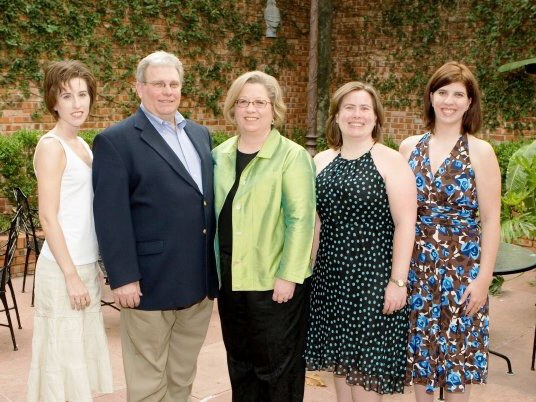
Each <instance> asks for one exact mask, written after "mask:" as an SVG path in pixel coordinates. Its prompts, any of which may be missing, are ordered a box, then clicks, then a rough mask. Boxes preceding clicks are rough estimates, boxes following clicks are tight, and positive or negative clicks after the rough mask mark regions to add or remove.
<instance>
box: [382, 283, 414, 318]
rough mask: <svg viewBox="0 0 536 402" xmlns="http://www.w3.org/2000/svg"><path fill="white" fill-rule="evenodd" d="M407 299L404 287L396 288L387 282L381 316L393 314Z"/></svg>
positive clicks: (406, 290)
mask: <svg viewBox="0 0 536 402" xmlns="http://www.w3.org/2000/svg"><path fill="white" fill-rule="evenodd" d="M407 297H408V288H407V287H406V286H398V285H396V284H394V283H393V282H389V283H388V284H387V287H386V288H385V297H384V300H385V302H384V303H383V311H382V313H383V314H393V313H394V312H395V311H398V310H400V309H401V308H402V307H404V306H405V305H406V300H407Z"/></svg>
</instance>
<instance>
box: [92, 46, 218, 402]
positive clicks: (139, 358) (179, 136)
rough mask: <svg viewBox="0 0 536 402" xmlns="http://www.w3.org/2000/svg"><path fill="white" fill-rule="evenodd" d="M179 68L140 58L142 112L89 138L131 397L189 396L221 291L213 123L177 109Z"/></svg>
mask: <svg viewBox="0 0 536 402" xmlns="http://www.w3.org/2000/svg"><path fill="white" fill-rule="evenodd" d="M183 76H184V72H183V67H182V64H181V62H180V61H179V59H178V58H177V57H175V56H174V55H173V54H170V53H166V52H163V51H159V52H155V53H152V54H150V55H149V56H147V57H146V58H144V59H143V60H142V61H140V63H139V65H138V69H137V72H136V80H137V82H136V91H137V93H138V96H139V97H140V99H141V105H140V108H139V109H138V110H137V112H136V113H135V114H134V115H133V116H131V117H129V118H127V119H126V120H123V121H122V122H120V123H118V124H116V125H114V126H112V127H110V128H108V129H106V130H104V131H103V132H102V133H101V134H99V135H98V136H97V137H95V140H94V143H93V153H94V159H93V188H94V192H95V198H94V202H93V209H94V215H95V228H96V232H97V238H98V241H99V247H100V251H101V255H102V259H103V262H104V266H105V268H106V271H107V273H108V278H109V280H110V285H111V287H112V289H113V293H114V299H115V302H116V303H117V304H119V305H120V306H121V307H122V309H121V345H122V350H123V364H124V368H125V377H126V382H127V397H128V400H129V401H186V400H188V399H189V395H190V393H191V386H192V383H193V380H194V378H195V371H196V365H197V356H198V354H199V351H200V349H201V345H202V344H203V341H204V339H205V336H206V332H207V329H208V324H209V321H210V317H211V313H212V304H213V299H214V297H215V296H216V292H217V289H218V279H217V274H216V269H215V263H214V247H213V239H214V233H215V222H214V206H213V203H214V195H213V171H212V170H213V164H212V158H211V154H210V151H211V138H210V134H209V132H208V130H207V128H205V127H203V126H201V125H198V124H196V123H194V122H192V121H190V120H186V119H184V117H183V116H182V115H181V114H180V113H179V112H178V111H177V109H178V106H179V103H180V97H181V87H182V82H183Z"/></svg>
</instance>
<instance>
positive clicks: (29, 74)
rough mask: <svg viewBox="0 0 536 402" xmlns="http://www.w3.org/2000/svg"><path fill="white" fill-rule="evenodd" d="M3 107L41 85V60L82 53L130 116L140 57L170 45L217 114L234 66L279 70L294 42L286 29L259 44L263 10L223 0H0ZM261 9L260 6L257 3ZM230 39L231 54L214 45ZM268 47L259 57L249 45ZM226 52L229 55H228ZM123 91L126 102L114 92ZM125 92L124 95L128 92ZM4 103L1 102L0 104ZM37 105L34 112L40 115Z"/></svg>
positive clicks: (190, 90) (187, 86)
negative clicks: (254, 10) (284, 33)
mask: <svg viewBox="0 0 536 402" xmlns="http://www.w3.org/2000/svg"><path fill="white" fill-rule="evenodd" d="M0 10H2V13H1V14H2V24H1V26H0V37H1V38H2V40H0V71H1V72H2V74H0V87H1V88H8V91H7V93H3V94H2V95H1V96H0V110H1V109H2V108H5V107H6V106H10V105H12V103H13V102H18V101H21V100H23V99H26V98H28V97H29V96H30V94H31V93H33V94H35V95H37V90H36V89H35V88H41V87H42V80H43V64H44V63H43V60H61V59H67V58H71V59H79V60H81V61H83V62H84V63H86V64H87V65H88V66H89V67H90V68H91V70H92V71H93V72H94V73H95V76H96V77H97V81H98V83H99V95H100V96H101V98H102V99H104V100H105V101H106V102H107V103H108V105H109V106H112V107H115V108H119V109H120V110H121V112H122V113H123V114H124V115H125V116H126V115H129V114H131V112H132V111H133V110H134V109H135V107H136V105H137V100H136V94H135V92H134V91H133V89H132V81H133V77H134V72H135V70H136V66H137V63H138V61H139V60H140V59H141V58H142V57H144V56H146V55H147V54H149V53H151V52H153V51H155V50H158V49H162V50H167V51H170V52H173V53H175V54H177V55H178V56H179V57H180V58H181V59H183V61H184V62H185V64H186V65H187V66H188V65H193V68H192V67H190V68H187V69H186V70H187V71H186V76H185V82H184V88H183V94H184V95H185V96H190V97H191V98H192V99H193V100H194V101H195V102H196V103H197V105H193V106H192V107H198V106H204V107H206V108H207V109H208V110H210V111H212V113H213V114H214V115H219V114H220V113H221V111H220V108H219V106H218V104H219V102H220V100H221V99H222V95H223V90H222V88H224V89H226V88H227V86H228V84H229V83H228V77H229V72H230V71H231V63H232V67H233V68H236V69H237V70H249V69H251V68H258V66H259V65H261V64H262V66H266V67H264V68H265V69H266V70H269V71H270V72H271V73H273V74H275V75H276V76H277V75H278V74H279V73H280V72H281V71H282V70H284V69H287V68H291V67H293V63H292V62H291V61H290V55H291V54H292V53H293V52H292V51H293V47H292V46H291V45H290V44H289V43H288V42H287V40H286V39H285V38H283V37H279V38H277V39H276V40H275V41H271V42H270V43H271V45H270V46H264V45H262V43H261V41H262V40H263V26H264V22H263V20H262V18H263V17H262V12H259V13H257V16H256V19H255V20H253V21H251V15H252V14H251V13H250V12H249V10H248V8H247V7H246V8H245V9H241V10H239V7H238V6H237V5H236V2H233V1H225V0H202V1H201V0H166V1H157V0H106V1H95V0H93V1H91V0H90V1H82V0H72V1H64V0H32V1H30V2H28V1H23V0H0ZM259 11H261V9H259ZM221 43H224V44H226V46H227V48H228V49H229V50H231V54H230V55H228V56H223V57H222V55H221V54H220V53H221V52H218V51H217V48H218V47H219V46H220V45H221ZM246 45H248V46H249V49H251V48H252V47H253V48H255V47H259V48H263V47H264V48H263V52H262V60H257V59H256V58H255V57H253V56H252V54H250V52H248V54H247V55H246V54H245V52H244V48H245V46H246ZM224 57H227V58H228V60H223V58H224ZM117 95H123V97H122V98H121V102H117V100H116V96H117ZM125 96H126V98H127V100H126V101H125V100H124V98H125ZM2 103H3V106H2ZM39 117H40V112H36V113H34V114H33V115H32V118H33V119H38V118H39Z"/></svg>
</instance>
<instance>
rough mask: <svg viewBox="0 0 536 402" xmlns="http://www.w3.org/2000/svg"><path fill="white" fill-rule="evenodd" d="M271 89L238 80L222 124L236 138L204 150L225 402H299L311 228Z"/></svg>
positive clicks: (300, 177) (252, 77)
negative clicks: (209, 169)
mask: <svg viewBox="0 0 536 402" xmlns="http://www.w3.org/2000/svg"><path fill="white" fill-rule="evenodd" d="M285 110H286V106H285V104H284V102H283V97H282V91H281V88H280V86H279V84H278V82H277V80H276V79H275V78H274V77H272V76H270V75H268V74H265V73H262V72H260V71H251V72H248V73H245V74H243V75H241V76H240V77H238V78H237V79H236V80H235V81H234V82H233V84H232V85H231V88H230V89H229V92H228V94H227V98H226V100H225V106H224V114H225V117H226V119H227V120H228V121H229V122H231V123H233V124H234V125H235V126H236V128H237V131H238V135H237V136H235V137H233V138H231V139H229V140H227V141H226V142H224V143H223V144H221V145H220V146H218V147H217V148H216V149H214V151H213V157H214V162H215V165H214V182H215V197H216V199H215V205H216V218H217V220H218V233H217V236H216V255H217V261H218V272H219V274H220V280H221V290H220V296H219V299H218V307H219V312H220V319H221V325H222V332H223V340H224V343H225V347H226V349H227V364H228V368H229V376H230V378H231V385H232V389H233V401H278V402H279V401H289V402H290V401H301V400H302V399H303V389H304V376H305V365H304V361H303V358H302V354H303V350H304V340H305V326H306V316H307V309H308V304H309V289H310V286H309V280H308V278H309V277H310V275H311V265H310V255H311V246H312V241H313V232H314V221H315V198H314V165H313V162H312V159H311V157H310V156H309V154H308V153H307V152H306V151H305V149H303V148H302V147H301V146H299V145H297V144H296V143H294V142H292V141H290V140H288V139H287V138H285V137H283V136H281V135H280V134H279V132H278V131H277V129H276V128H275V127H276V126H280V125H281V124H282V123H283V119H284V115H285Z"/></svg>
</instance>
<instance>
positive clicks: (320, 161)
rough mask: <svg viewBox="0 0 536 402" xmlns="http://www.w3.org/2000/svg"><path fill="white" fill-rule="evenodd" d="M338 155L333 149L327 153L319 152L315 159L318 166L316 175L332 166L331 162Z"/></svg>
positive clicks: (326, 151)
mask: <svg viewBox="0 0 536 402" xmlns="http://www.w3.org/2000/svg"><path fill="white" fill-rule="evenodd" d="M337 155H338V152H337V151H335V150H333V149H331V148H330V149H326V150H325V151H322V152H319V153H317V154H316V155H315V157H314V158H313V161H314V162H315V166H316V174H318V173H320V172H321V171H322V170H324V168H325V167H326V166H327V165H329V164H330V162H331V161H332V160H333V159H335V157H336V156H337Z"/></svg>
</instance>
